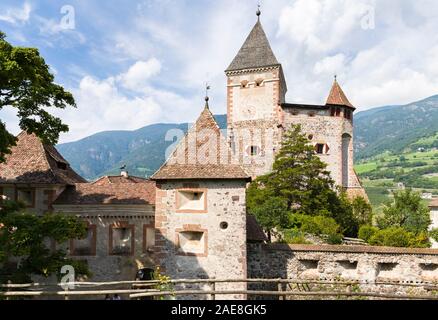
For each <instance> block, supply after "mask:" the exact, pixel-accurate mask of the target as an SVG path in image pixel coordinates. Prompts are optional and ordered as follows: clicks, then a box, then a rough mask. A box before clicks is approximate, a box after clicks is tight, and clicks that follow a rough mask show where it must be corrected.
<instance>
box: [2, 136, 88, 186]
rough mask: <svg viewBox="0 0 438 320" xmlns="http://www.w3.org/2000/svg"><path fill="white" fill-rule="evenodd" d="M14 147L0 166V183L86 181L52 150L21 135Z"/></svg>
mask: <svg viewBox="0 0 438 320" xmlns="http://www.w3.org/2000/svg"><path fill="white" fill-rule="evenodd" d="M17 139H18V141H17V145H16V146H14V147H12V150H11V151H12V152H11V153H10V154H8V155H7V156H6V162H4V163H0V183H31V184H66V185H73V184H75V183H81V182H86V180H85V179H84V178H82V177H81V176H80V175H78V174H77V173H76V172H75V171H74V170H73V169H72V168H71V167H70V164H69V163H68V162H67V160H65V159H64V158H63V157H62V156H61V154H60V153H59V152H58V150H56V148H55V147H53V146H51V145H48V144H44V143H43V142H42V141H41V140H40V139H39V138H38V137H37V136H36V135H35V134H27V133H26V132H21V133H20V134H19V135H18V136H17Z"/></svg>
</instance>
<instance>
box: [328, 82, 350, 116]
mask: <svg viewBox="0 0 438 320" xmlns="http://www.w3.org/2000/svg"><path fill="white" fill-rule="evenodd" d="M326 104H327V105H339V106H346V107H350V108H353V109H354V106H353V105H352V104H351V103H350V101H348V98H347V96H346V95H345V93H344V91H342V88H341V86H340V85H339V83H338V81H337V80H336V79H335V81H334V83H333V86H332V89H331V90H330V94H329V96H328V98H327V102H326Z"/></svg>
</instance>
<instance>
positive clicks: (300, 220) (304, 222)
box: [284, 214, 343, 244]
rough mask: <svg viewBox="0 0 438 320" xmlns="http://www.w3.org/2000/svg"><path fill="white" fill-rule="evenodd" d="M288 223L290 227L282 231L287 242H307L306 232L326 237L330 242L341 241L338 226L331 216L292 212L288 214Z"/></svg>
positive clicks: (341, 237) (341, 236)
mask: <svg viewBox="0 0 438 320" xmlns="http://www.w3.org/2000/svg"><path fill="white" fill-rule="evenodd" d="M290 225H291V228H292V229H289V230H286V231H285V232H284V238H285V239H284V240H285V241H286V242H287V243H309V242H307V241H306V240H305V236H304V235H305V234H306V233H308V234H313V235H315V236H319V237H323V238H326V240H327V242H328V243H330V244H340V243H342V239H343V235H342V234H341V233H340V231H339V230H340V226H339V225H338V224H337V223H336V221H335V219H333V218H329V217H324V216H308V215H303V214H293V215H291V216H290Z"/></svg>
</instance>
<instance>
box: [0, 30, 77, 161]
mask: <svg viewBox="0 0 438 320" xmlns="http://www.w3.org/2000/svg"><path fill="white" fill-rule="evenodd" d="M5 37H6V36H5V34H4V33H3V32H1V31H0V110H1V109H2V108H3V107H6V106H9V107H13V108H16V109H17V115H18V117H19V119H20V122H19V125H20V128H21V129H22V130H25V131H27V132H28V133H35V134H36V135H37V136H38V137H40V138H41V139H42V140H43V141H44V142H45V143H48V144H56V143H57V141H58V138H59V133H60V132H67V131H68V126H67V125H65V124H63V123H62V121H61V119H59V118H57V117H55V116H53V115H51V114H50V113H49V112H48V111H47V109H49V108H61V109H63V108H65V107H67V106H73V107H75V106H76V105H75V101H74V98H73V96H72V94H71V93H69V92H67V91H65V90H64V88H63V87H61V86H60V85H57V84H55V83H54V76H53V75H52V73H51V72H50V68H49V66H48V65H47V64H46V63H45V61H44V59H43V58H42V57H41V56H40V54H39V51H38V50H37V49H34V48H22V47H14V46H12V45H11V44H10V43H8V42H7V41H6V40H5ZM15 142H16V139H15V137H14V136H13V135H11V134H10V133H9V132H8V131H7V130H6V127H5V125H4V123H2V122H1V121H0V162H3V161H4V160H5V155H6V154H8V153H10V148H11V146H13V145H14V144H15Z"/></svg>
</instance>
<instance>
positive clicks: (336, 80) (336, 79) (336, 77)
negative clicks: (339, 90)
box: [335, 74, 338, 82]
mask: <svg viewBox="0 0 438 320" xmlns="http://www.w3.org/2000/svg"><path fill="white" fill-rule="evenodd" d="M335 82H338V75H337V74H335Z"/></svg>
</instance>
